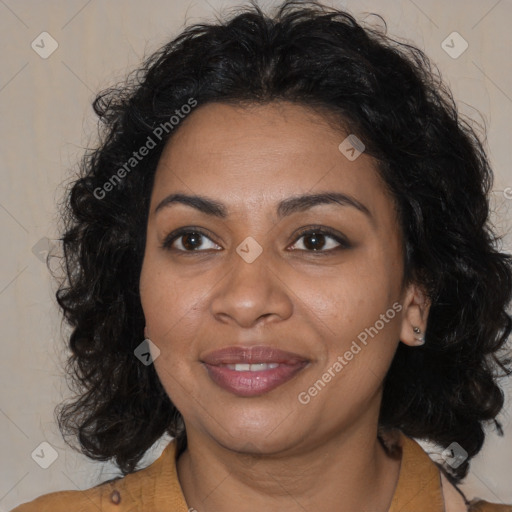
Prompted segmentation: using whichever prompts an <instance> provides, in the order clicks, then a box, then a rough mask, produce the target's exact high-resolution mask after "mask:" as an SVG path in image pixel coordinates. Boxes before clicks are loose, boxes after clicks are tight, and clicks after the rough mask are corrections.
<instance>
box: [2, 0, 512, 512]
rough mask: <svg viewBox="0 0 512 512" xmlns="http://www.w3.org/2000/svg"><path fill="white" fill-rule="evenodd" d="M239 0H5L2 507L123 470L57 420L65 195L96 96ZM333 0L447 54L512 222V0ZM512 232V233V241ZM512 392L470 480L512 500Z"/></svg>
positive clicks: (62, 389)
mask: <svg viewBox="0 0 512 512" xmlns="http://www.w3.org/2000/svg"><path fill="white" fill-rule="evenodd" d="M237 3H238V2H221V1H219V0H210V2H206V0H195V1H191V0H172V1H168V0H155V1H152V2H145V3H144V4H143V3H142V2H138V1H136V0H125V1H120V0H117V1H114V0H111V1H107V0H89V1H87V0H70V1H65V0H48V1H44V2H43V1H36V0H33V1H28V0H0V41H1V45H2V50H3V52H2V67H1V70H0V119H1V127H0V169H1V173H2V174H1V176H2V188H1V194H0V229H1V230H2V243H1V249H0V252H1V258H2V267H1V271H0V304H1V311H2V323H1V336H2V358H1V359H0V365H1V369H0V393H1V395H0V432H1V436H0V460H1V467H0V512H4V511H7V510H10V509H11V508H12V507H14V506H15V505H17V504H18V503H21V502H24V501H27V500H30V499H33V498H35V497H36V496H38V495H40V494H43V493H46V492H50V491H56V490H60V489H84V488H86V487H90V486H92V485H94V484H96V483H98V481H100V480H105V479H107V478H111V477H112V476H113V474H114V473H113V468H112V466H110V465H108V464H104V465H102V464H97V463H92V462H90V461H88V460H87V459H86V458H85V457H83V456H81V455H78V454H76V453H75V452H73V451H72V450H70V449H69V448H68V447H67V446H66V445H65V444H64V442H63V440H62V439H61V437H60V435H59V433H58V430H57V427H56V425H55V422H54V420H53V407H54V405H55V404H57V403H58V402H59V401H60V400H61V399H62V397H64V396H66V394H67V388H66V385H65V382H64V380H63V377H62V367H61V364H62V362H63V360H64V358H65V355H66V354H65V351H64V350H63V336H64V335H65V332H66V331H65V329H63V328H61V320H60V316H59V313H58V310H57V308H56V306H55V300H54V288H55V285H54V284H52V282H51V280H50V276H49V272H48V270H47V269H46V267H45V265H44V264H43V263H42V261H41V254H43V255H44V251H45V248H47V246H48V244H49V243H50V242H48V240H47V239H50V240H51V239H56V238H58V231H57V216H56V206H55V205H56V203H57V202H58V201H59V200H60V199H61V198H62V193H63V186H62V183H63V182H64V181H65V180H67V179H69V177H70V171H69V169H70V168H71V167H72V166H73V164H74V163H75V162H76V161H77V159H78V158H79V156H80V155H81V154H82V148H83V147H85V146H86V145H87V144H88V142H89V141H91V140H93V139H94V136H95V124H94V123H95V120H94V118H93V116H92V110H91V108H90V103H91V100H92V98H93V95H94V93H95V92H96V91H98V90H99V89H101V88H104V87H106V86H108V85H110V84H112V83H113V82H114V81H116V80H118V79H120V78H122V77H123V76H124V75H125V73H126V71H127V70H129V69H132V68H133V67H134V66H136V65H137V63H139V61H140V60H141V58H142V57H143V55H144V54H148V53H149V52H151V51H153V50H155V49H156V48H158V47H159V46H160V45H161V44H162V43H163V42H165V41H166V40H167V39H168V38H170V37H171V36H174V35H176V34H177V33H178V32H179V31H180V30H181V29H182V28H183V26H184V23H185V20H186V22H187V23H192V22H197V21H201V20H204V19H205V17H209V16H211V13H212V12H213V9H212V7H220V6H224V7H231V6H234V5H236V4H237ZM332 4H333V5H339V6H348V8H349V9H350V10H351V11H352V12H353V13H354V14H356V16H357V17H359V18H361V17H362V16H364V13H365V12H375V13H380V14H382V15H383V16H384V18H385V19H386V21H387V23H388V27H389V32H390V33H391V34H392V35H394V36H398V37H401V38H407V39H409V40H411V41H412V42H414V43H415V44H417V45H419V46H420V47H422V48H423V49H425V50H426V52H427V54H428V55H429V56H431V57H432V59H433V60H434V61H435V62H436V63H437V65H438V66H439V68H440V69H441V71H442V73H443V75H444V77H445V79H446V80H447V81H448V82H449V83H450V85H451V87H452V89H453V92H454V94H455V97H456V98H457V100H458V103H459V105H460V108H461V110H462V111H463V112H464V113H466V114H468V115H470V116H472V117H473V118H474V119H477V120H479V121H480V122H484V123H485V124H486V125H487V127H488V148H489V152H490V156H491V158H492V162H493V164H494V168H495V171H496V182H495V185H494V193H493V203H494V204H495V207H496V224H497V226H498V228H499V229H500V230H502V231H505V230H507V229H510V228H511V224H512V222H510V221H511V220H512V217H511V211H512V209H511V208H510V206H511V204H512V188H510V189H508V187H512V171H511V169H510V162H511V161H512V144H511V142H512V141H511V137H510V133H511V123H512V121H511V120H512V67H511V66H510V55H511V51H512V44H511V42H512V32H511V31H510V20H511V19H512V2H511V1H510V0H470V1H468V0H452V1H450V2H446V1H445V0H429V1H420V0H414V1H412V0H399V1H397V0H385V1H382V0H379V1H377V0H367V1H356V0H351V1H346V2H337V3H334V2H333V3H332ZM261 5H263V6H265V5H269V2H261ZM43 31H46V32H48V33H49V34H51V36H52V37H53V38H54V39H55V40H56V41H57V43H58V48H57V50H56V51H55V52H54V53H53V54H52V55H51V56H50V57H49V58H47V59H43V58H41V57H40V56H39V55H38V54H37V53H36V52H35V51H34V50H33V49H32V48H31V43H32V41H34V40H36V42H37V41H38V40H39V41H40V38H39V39H37V38H38V36H39V34H41V32H43ZM453 31H457V32H458V33H460V34H461V35H462V37H463V38H464V39H465V40H466V41H467V42H468V44H469V47H468V49H467V50H466V51H465V52H464V53H463V54H462V55H461V56H460V57H458V58H457V59H454V58H452V57H450V56H449V55H448V54H447V53H446V52H445V51H444V50H443V49H442V47H441V43H442V41H443V40H445V39H446V37H447V36H448V35H449V34H451V33H452V32H453ZM48 44H49V43H47V45H45V48H47V49H48V48H49V46H48ZM457 44H458V43H457ZM475 109H477V110H478V111H479V112H480V114H479V113H478V112H477V111H476V110H475ZM510 240H511V238H510V237H507V238H505V246H506V247H508V250H510V248H511V246H512V244H511V243H510ZM34 247H35V248H34ZM38 254H39V257H38V256H37V255H38ZM510 395H511V393H510V391H509V392H508V396H509V398H508V405H507V410H506V411H505V412H504V413H503V414H502V415H501V418H502V421H503V423H504V426H505V430H506V436H505V437H504V438H500V437H498V436H497V435H495V434H494V433H490V434H489V437H488V441H487V442H486V445H485V448H484V450H483V451H482V453H481V455H479V456H478V458H477V459H475V461H474V463H473V466H472V472H471V475H470V477H469V478H468V480H467V484H466V485H465V487H464V489H465V490H466V491H467V493H468V495H469V496H470V497H472V496H475V495H477V496H480V497H483V498H485V499H488V500H491V501H496V502H509V503H512V422H511V420H510V412H511V410H512V407H511V403H510ZM43 441H46V442H48V443H50V445H51V446H52V447H53V449H54V450H55V451H56V454H57V455H58V458H57V460H56V461H55V462H54V463H53V464H52V465H51V466H50V467H49V468H48V469H42V468H40V467H39V466H38V465H37V464H36V463H35V462H34V460H33V459H32V458H31V453H32V452H33V451H34V450H35V449H36V448H37V447H38V446H39V445H40V443H41V442H43ZM165 442H166V440H165V439H164V440H162V441H161V442H160V443H159V444H157V445H156V446H155V447H154V449H153V450H152V451H151V452H150V453H148V455H147V457H146V459H145V461H146V462H150V461H151V460H153V459H154V457H155V456H156V455H157V454H158V453H159V452H160V450H161V449H162V447H163V445H164V444H165Z"/></svg>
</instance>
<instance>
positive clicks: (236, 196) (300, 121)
mask: <svg viewBox="0 0 512 512" xmlns="http://www.w3.org/2000/svg"><path fill="white" fill-rule="evenodd" d="M346 135H347V134H344V133H343V132H342V131H341V129H336V127H335V126H333V125H332V123H330V124H329V123H328V122H327V121H326V119H325V118H324V117H323V116H322V115H320V114H319V113H316V112H314V111H312V110H309V109H307V108H305V107H301V106H298V105H293V104H290V103H286V102H279V103H278V102H274V103H270V104H267V105H264V106H262V105H251V106H248V107H245V108H242V107H239V106H238V107H235V106H231V105H227V104H207V105H204V106H201V107H198V108H197V109H195V111H193V113H192V114H190V115H189V116H188V117H187V118H186V119H185V120H184V121H183V122H182V124H181V125H180V127H179V129H178V131H177V132H176V133H175V134H174V136H173V138H172V139H171V140H170V141H169V142H168V144H167V146H166V148H165V149H164V152H163V154H162V157H161V159H160V161H159V164H158V168H157V171H156V176H155V182H154V187H153V191H152V195H151V205H150V215H149V218H148V224H147V241H146V249H145V255H144V262H143V268H142V273H141V278H140V292H141V300H142V306H143V309H144V314H145V318H146V334H147V335H148V336H150V338H151V340H152V341H153V343H155V345H157V346H158V348H159V349H160V351H161V353H160V356H159V357H158V358H156V359H155V361H154V364H155V368H156V371H157V373H158V375H159V378H160V380H161V382H162V384H163V386H164V388H165V390H166V392H167V393H168V395H169V397H170V398H171V400H172V401H173V403H174V404H175V405H176V407H177V408H178V409H179V411H180V412H181V414H182V415H183V418H184V422H185V426H186V430H187V437H188V448H187V450H186V451H185V452H184V453H183V454H182V455H181V456H180V458H179V459H178V461H177V469H178V476H179V480H180V483H181V486H182V489H183V494H184V496H185V498H186V500H187V504H188V506H189V507H194V508H195V509H196V510H197V511H199V512H209V511H212V512H213V511H218V510H223V511H225V512H230V511H237V512H241V511H249V510H250V511H254V510H281V511H291V510H294V511H295V510H304V509H305V510H321V511H331V510H332V511H337V512H340V511H342V512H343V511H351V512H352V511H354V510H358V511H365V510H368V511H370V510H371V511H373V512H376V511H385V510H387V509H388V507H389V504H390V502H391V500H392V496H393V493H394V490H395V487H396V482H397V479H398V474H399V467H400V461H399V460H396V459H393V458H391V457H389V456H388V454H387V453H386V452H385V451H384V449H383V448H382V446H381V444H380V442H379V441H378V440H377V424H378V413H379V407H380V402H381V397H382V382H383V379H384V377H385V374H386V372H387V370H388V368H389V366H390V364H391V361H392V359H393V355H394V353H395V351H396V348H397V346H398V343H400V342H403V343H406V344H409V345H417V344H418V341H417V340H416V337H417V335H416V334H415V333H414V332H413V327H414V326H417V327H419V328H420V329H421V330H422V331H423V332H424V330H425V328H426V321H427V315H428V306H429V305H428V301H427V299H426V298H425V295H424V293H423V291H422V290H421V288H420V287H419V286H417V285H415V284H409V285H407V286H404V285H403V266H402V239H401V232H400V228H399V225H398V221H397V218H396V214H395V210H394V206H393V201H392V198H391V197H390V195H389V194H388V192H387V189H386V187H385V185H384V183H383V182H382V180H381V179H380V177H379V175H378V173H377V171H376V167H375V162H374V161H373V159H372V158H371V157H369V156H368V155H366V154H364V153H363V154H361V155H360V156H359V157H358V158H357V159H356V160H354V161H349V160H348V159H347V158H346V157H345V156H344V155H343V154H342V153H341V152H340V150H339V149H338V146H339V144H340V143H341V142H342V141H343V140H344V139H345V137H346ZM320 192H341V193H344V194H347V195H350V196H351V197H353V198H355V199H356V200H357V201H359V202H360V203H362V204H363V205H365V206H366V208H367V209H368V211H369V213H370V214H371V217H370V216H368V215H366V214H364V213H363V212H361V211H360V210H358V209H357V208H354V207H353V206H349V205H339V204H323V205H316V206H314V207H312V208H310V209H306V210H304V211H299V212H295V213H293V214H291V215H289V216H286V217H283V218H282V219H279V218H278V216H277V213H276V207H277V204H278V203H279V202H280V201H281V200H283V199H286V198H289V197H291V196H296V195H301V194H305V193H320ZM172 193H183V194H189V195H200V196H207V197H209V198H212V199H214V200H216V201H218V202H221V203H223V204H224V205H225V207H226V209H227V213H228V215H227V216H226V217H225V218H222V219H221V218H217V217H214V216H211V215H207V214H205V213H203V212H200V211H198V210H196V209H195V208H193V207H191V206H188V205H183V204H179V203H174V204H172V205H170V206H168V207H166V208H162V209H160V210H159V211H158V212H157V213H156V214H155V208H156V206H157V205H158V204H159V203H160V201H162V200H163V199H164V198H165V197H167V196H168V195H169V194H172ZM311 225H321V226H323V227H325V228H327V229H329V230H331V231H334V232H335V233H336V232H337V233H340V234H342V235H344V236H345V237H346V238H347V239H348V241H349V244H350V246H349V247H348V248H345V247H341V248H339V247H340V245H339V243H338V242H336V240H334V239H332V238H330V235H326V238H325V239H324V240H325V241H324V242H322V241H317V245H315V246H314V247H317V248H319V250H316V251H313V250H312V249H311V242H312V240H311V236H308V235H306V236H302V237H301V236H300V235H298V234H297V232H298V230H299V229H300V228H304V227H308V226H311ZM184 226H194V227H196V228H201V229H202V230H204V231H206V234H207V237H203V238H202V239H200V240H199V242H198V243H197V246H199V249H197V248H196V249H195V251H192V250H190V249H189V252H186V248H185V245H182V244H185V242H186V240H184V237H181V238H178V239H176V240H175V241H174V243H173V244H172V247H173V248H174V250H171V249H164V248H162V247H161V245H162V243H163V242H164V239H165V237H166V236H167V235H168V234H169V233H170V232H171V231H173V230H175V229H177V228H180V227H184ZM249 236H250V237H252V238H254V239H255V240H256V241H257V242H258V244H259V245H260V246H261V248H262V249H263V252H262V253H261V255H260V256H259V257H257V258H256V260H255V261H253V262H252V263H247V262H246V261H244V259H242V258H241V257H240V256H239V254H238V253H237V252H236V248H237V247H238V246H239V245H240V244H241V242H242V241H243V240H245V239H246V238H247V237H249ZM185 238H186V237H185ZM201 241H202V242H201ZM188 242H189V243H190V240H188ZM188 247H189V248H190V245H188ZM308 247H309V249H308ZM336 248H338V249H336ZM180 249H181V252H180ZM330 249H334V250H330ZM329 250H330V251H329ZM394 303H399V304H401V305H402V309H401V311H400V312H399V313H397V314H396V316H395V317H394V318H393V319H390V320H388V322H387V323H385V326H384V328H382V329H381V330H380V331H379V332H378V334H377V335H376V336H374V337H373V338H369V342H368V344H367V345H366V346H364V347H363V348H362V350H361V351H360V352H359V353H358V354H357V355H355V356H354V358H353V359H352V360H351V361H350V362H348V364H347V365H346V366H344V368H343V370H342V371H341V372H339V373H337V374H336V377H334V378H332V380H331V381H330V382H329V383H328V384H327V385H326V386H325V387H324V388H323V389H322V390H321V391H320V392H319V393H318V394H317V395H316V396H315V397H314V398H312V399H311V401H310V402H309V403H308V404H306V405H304V404H302V403H300V402H299V400H298V398H297V397H298V395H299V393H301V392H304V391H307V390H308V388H310V387H311V386H312V385H313V384H314V383H315V381H317V380H318V379H319V378H321V376H322V374H324V372H326V371H327V370H328V369H329V368H332V365H333V363H334V362H335V361H336V360H337V357H338V356H343V354H344V353H345V352H346V351H347V350H348V349H349V348H350V346H351V343H352V342H353V341H354V340H357V336H358V334H360V333H361V332H362V331H364V329H365V328H368V327H370V326H374V324H375V322H376V321H377V320H378V319H379V318H380V315H382V314H385V313H386V311H387V310H388V309H389V308H391V307H392V305H393V304H394ZM232 345H238V346H250V345H271V346H275V347H277V348H279V349H282V350H287V351H290V352H295V353H298V354H300V355H301V356H303V357H306V358H307V359H308V360H309V361H310V362H309V364H308V366H307V367H306V368H304V369H303V370H301V371H300V372H299V373H298V374H296V375H295V376H294V377H293V378H292V379H291V380H290V381H288V382H286V383H285V384H283V385H281V386H279V387H277V388H276V389H274V390H272V391H270V392H268V393H265V394H262V395H259V396H255V397H249V398H248V397H240V396H236V395H235V394H232V393H230V392H229V391H226V390H224V389H222V388H220V387H219V386H217V385H216V384H215V383H214V382H213V381H212V380H211V379H210V377H209V375H208V372H207V371H206V369H205V367H204V365H203V364H202V363H201V361H200V360H201V357H202V356H204V355H205V354H206V353H207V352H210V351H212V350H215V349H220V348H224V347H228V346H232Z"/></svg>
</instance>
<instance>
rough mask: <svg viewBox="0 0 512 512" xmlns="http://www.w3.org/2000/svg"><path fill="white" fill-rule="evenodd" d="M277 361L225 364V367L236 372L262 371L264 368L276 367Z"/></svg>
mask: <svg viewBox="0 0 512 512" xmlns="http://www.w3.org/2000/svg"><path fill="white" fill-rule="evenodd" d="M278 366H279V363H268V364H267V363H256V364H247V363H241V364H227V365H226V367H227V368H229V369H230V370H235V371H237V372H262V371H264V370H272V369H273V368H277V367H278Z"/></svg>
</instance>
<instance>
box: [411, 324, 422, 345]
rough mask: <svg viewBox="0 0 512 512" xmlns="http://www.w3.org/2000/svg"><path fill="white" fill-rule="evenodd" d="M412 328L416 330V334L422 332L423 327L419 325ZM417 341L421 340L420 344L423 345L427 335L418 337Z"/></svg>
mask: <svg viewBox="0 0 512 512" xmlns="http://www.w3.org/2000/svg"><path fill="white" fill-rule="evenodd" d="M412 330H413V331H414V334H421V329H420V328H419V327H413V328H412ZM416 341H418V342H419V343H418V344H419V345H423V343H425V336H421V337H416Z"/></svg>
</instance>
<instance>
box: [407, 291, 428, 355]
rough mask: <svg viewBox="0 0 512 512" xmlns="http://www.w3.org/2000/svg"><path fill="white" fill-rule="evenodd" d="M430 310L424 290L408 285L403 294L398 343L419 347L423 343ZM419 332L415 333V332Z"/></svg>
mask: <svg viewBox="0 0 512 512" xmlns="http://www.w3.org/2000/svg"><path fill="white" fill-rule="evenodd" d="M429 310H430V300H429V298H428V296H427V294H426V293H425V290H424V289H423V288H422V287H421V286H419V285H418V284H414V283H413V284H410V285H409V286H408V287H407V291H406V292H405V298H404V302H403V310H402V311H403V313H402V326H401V330H400V341H401V342H402V343H405V344H406V345H409V346H411V347H413V346H419V345H423V343H424V342H425V331H426V329H427V319H428V313H429ZM418 329H419V331H420V332H416V331H418Z"/></svg>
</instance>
